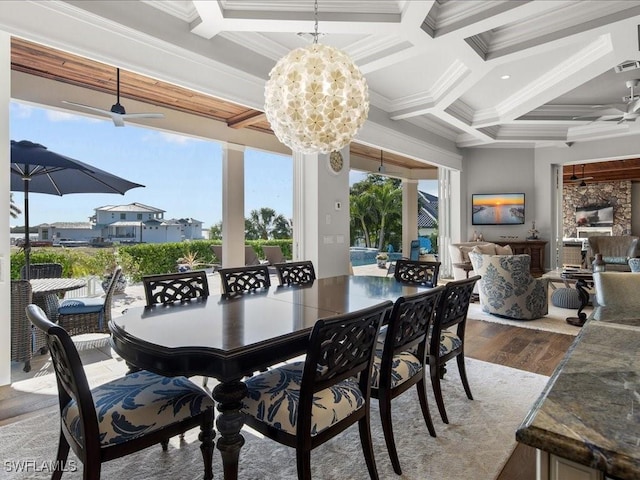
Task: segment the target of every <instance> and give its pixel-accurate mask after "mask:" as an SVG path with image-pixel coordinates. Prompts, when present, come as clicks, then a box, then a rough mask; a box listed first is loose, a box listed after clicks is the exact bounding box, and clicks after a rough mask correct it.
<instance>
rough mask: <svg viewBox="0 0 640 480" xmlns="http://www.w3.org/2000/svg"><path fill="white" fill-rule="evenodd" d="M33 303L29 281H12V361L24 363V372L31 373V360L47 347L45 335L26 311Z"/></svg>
mask: <svg viewBox="0 0 640 480" xmlns="http://www.w3.org/2000/svg"><path fill="white" fill-rule="evenodd" d="M30 303H32V295H31V284H30V283H29V281H28V280H11V361H13V362H24V368H23V370H24V371H25V372H29V371H31V358H32V357H33V354H34V353H35V352H37V351H39V350H43V349H45V348H46V346H47V341H46V338H45V336H44V334H43V333H42V332H41V331H40V330H38V329H36V328H34V327H33V325H31V322H29V319H28V318H27V314H26V312H25V309H26V308H27V305H29V304H30Z"/></svg>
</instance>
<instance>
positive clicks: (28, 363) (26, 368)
mask: <svg viewBox="0 0 640 480" xmlns="http://www.w3.org/2000/svg"><path fill="white" fill-rule="evenodd" d="M22 370H23V371H25V372H30V371H31V360H27V361H26V362H24V368H23V369H22Z"/></svg>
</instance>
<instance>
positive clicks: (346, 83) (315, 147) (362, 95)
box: [265, 3, 369, 153]
mask: <svg viewBox="0 0 640 480" xmlns="http://www.w3.org/2000/svg"><path fill="white" fill-rule="evenodd" d="M315 28H316V33H315V34H314V43H313V44H312V45H309V46H306V47H301V48H297V49H295V50H293V51H291V52H289V53H288V54H287V55H285V56H284V57H283V58H281V59H280V60H279V61H278V63H276V65H275V67H273V70H271V73H270V74H269V80H268V81H267V84H266V87H265V113H266V116H267V119H268V120H269V123H270V124H271V128H272V129H273V132H274V133H275V134H276V136H277V137H278V139H279V140H280V141H281V142H282V143H284V144H285V145H287V146H288V147H290V148H291V149H292V150H294V151H298V152H301V153H329V152H331V151H334V150H340V149H341V148H343V147H344V146H345V145H347V144H348V143H349V142H350V141H351V139H352V138H353V137H354V136H355V134H356V133H357V132H358V130H359V129H360V127H362V125H363V124H364V122H365V120H366V119H367V115H368V114H369V90H368V88H367V82H366V80H365V78H364V77H363V76H362V73H361V72H360V70H359V69H358V67H357V66H356V65H355V64H354V63H353V61H352V60H351V59H350V58H349V56H348V55H347V54H345V53H344V52H341V51H340V50H338V49H337V48H334V47H331V46H328V45H321V44H319V43H317V40H318V33H317V29H318V19H317V3H316V25H315Z"/></svg>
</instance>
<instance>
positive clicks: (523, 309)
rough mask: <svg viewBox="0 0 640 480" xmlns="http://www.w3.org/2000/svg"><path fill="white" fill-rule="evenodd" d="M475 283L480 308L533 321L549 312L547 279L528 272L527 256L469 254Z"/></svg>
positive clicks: (513, 317) (495, 313)
mask: <svg viewBox="0 0 640 480" xmlns="http://www.w3.org/2000/svg"><path fill="white" fill-rule="evenodd" d="M469 259H470V260H471V263H472V264H473V269H474V271H475V272H476V273H477V274H478V275H481V276H482V278H481V279H480V281H479V282H478V284H479V289H478V290H479V294H480V304H481V305H482V310H483V311H484V312H486V313H490V314H492V315H497V316H500V317H507V318H512V319H514V320H535V319H536V318H540V317H543V316H545V315H546V314H547V313H548V312H549V306H548V302H547V292H548V286H549V280H548V279H546V278H534V277H533V276H532V275H531V273H530V272H529V265H530V263H531V257H530V256H529V255H526V254H525V255H483V254H480V253H476V252H470V253H469Z"/></svg>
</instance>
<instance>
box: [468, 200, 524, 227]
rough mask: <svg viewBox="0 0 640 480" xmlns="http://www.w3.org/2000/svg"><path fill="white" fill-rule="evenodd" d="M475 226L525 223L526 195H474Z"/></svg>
mask: <svg viewBox="0 0 640 480" xmlns="http://www.w3.org/2000/svg"><path fill="white" fill-rule="evenodd" d="M472 208H473V213H472V222H471V223H472V224H473V225H521V224H523V223H524V193H496V194H486V193H482V194H477V193H476V194H474V195H473V196H472Z"/></svg>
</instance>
